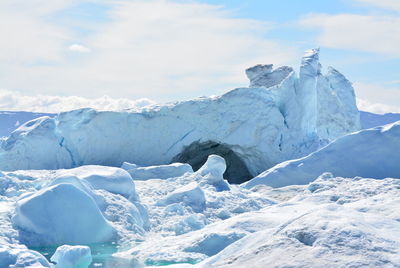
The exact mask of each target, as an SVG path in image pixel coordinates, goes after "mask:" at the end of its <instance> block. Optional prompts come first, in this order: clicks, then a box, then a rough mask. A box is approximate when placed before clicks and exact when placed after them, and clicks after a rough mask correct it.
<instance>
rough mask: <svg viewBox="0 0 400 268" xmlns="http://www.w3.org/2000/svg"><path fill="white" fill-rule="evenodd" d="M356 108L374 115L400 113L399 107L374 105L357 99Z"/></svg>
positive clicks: (381, 104)
mask: <svg viewBox="0 0 400 268" xmlns="http://www.w3.org/2000/svg"><path fill="white" fill-rule="evenodd" d="M357 107H358V109H359V110H360V111H365V112H370V113H375V114H386V113H400V107H398V106H392V105H387V104H383V103H375V102H370V101H368V100H363V99H357Z"/></svg>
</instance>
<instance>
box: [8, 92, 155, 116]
mask: <svg viewBox="0 0 400 268" xmlns="http://www.w3.org/2000/svg"><path fill="white" fill-rule="evenodd" d="M152 104H155V102H154V101H152V100H149V99H138V100H130V99H126V98H125V99H124V98H120V99H113V98H110V97H107V96H103V97H100V98H90V99H88V98H82V97H77V96H67V97H61V96H48V95H38V96H27V95H23V94H21V93H19V92H12V91H8V90H0V111H29V112H42V113H59V112H63V111H70V110H74V109H79V108H95V109H97V110H106V111H117V110H123V109H137V108H141V107H144V106H147V105H152Z"/></svg>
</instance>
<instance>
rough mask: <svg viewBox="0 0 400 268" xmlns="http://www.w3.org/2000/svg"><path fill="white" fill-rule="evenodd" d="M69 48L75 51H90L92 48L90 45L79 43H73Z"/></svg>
mask: <svg viewBox="0 0 400 268" xmlns="http://www.w3.org/2000/svg"><path fill="white" fill-rule="evenodd" d="M68 49H69V50H71V51H73V52H80V53H89V52H90V49H89V48H88V47H85V46H83V45H79V44H72V45H70V46H69V47H68Z"/></svg>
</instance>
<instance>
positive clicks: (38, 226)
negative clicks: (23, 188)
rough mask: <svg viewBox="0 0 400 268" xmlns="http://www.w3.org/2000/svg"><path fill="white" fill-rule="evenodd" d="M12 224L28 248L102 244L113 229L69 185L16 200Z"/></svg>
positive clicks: (112, 235) (88, 200)
mask: <svg viewBox="0 0 400 268" xmlns="http://www.w3.org/2000/svg"><path fill="white" fill-rule="evenodd" d="M12 222H13V224H14V225H15V226H16V228H17V229H18V230H19V236H20V240H21V241H22V242H23V243H25V244H26V245H29V246H52V245H63V244H71V245H79V244H91V243H98V242H106V241H110V240H112V239H114V238H115V237H116V230H115V229H114V227H113V226H112V225H111V224H110V223H109V222H108V221H107V220H106V219H105V218H104V216H103V214H102V213H101V211H100V209H99V208H98V206H97V204H96V202H95V201H94V200H93V198H92V197H90V196H89V195H88V194H87V193H85V192H84V191H82V190H80V189H78V188H77V187H75V186H74V185H72V184H64V183H61V184H58V185H54V186H51V187H48V188H45V189H43V190H41V191H38V192H36V193H34V194H32V195H30V196H28V197H26V198H22V199H21V200H19V201H18V204H17V207H16V211H15V215H14V216H13V218H12Z"/></svg>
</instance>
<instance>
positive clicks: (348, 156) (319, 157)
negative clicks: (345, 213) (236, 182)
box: [244, 122, 400, 188]
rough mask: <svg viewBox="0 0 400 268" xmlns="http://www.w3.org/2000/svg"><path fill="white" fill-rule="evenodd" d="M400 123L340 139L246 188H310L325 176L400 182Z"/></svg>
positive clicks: (251, 183)
mask: <svg viewBox="0 0 400 268" xmlns="http://www.w3.org/2000/svg"><path fill="white" fill-rule="evenodd" d="M399 150H400V122H397V123H394V124H390V125H386V126H382V127H377V128H372V129H368V130H363V131H360V132H356V133H353V134H350V135H347V136H344V137H342V138H339V139H337V140H336V141H334V142H332V143H331V144H329V145H327V146H326V147H324V148H322V149H320V150H319V151H316V152H314V153H311V154H310V155H308V156H306V157H303V158H300V159H296V160H289V161H286V162H283V163H281V164H278V165H276V166H275V167H273V168H271V169H268V170H267V171H265V172H263V173H261V174H260V175H258V176H257V177H255V178H253V179H252V180H250V181H248V182H246V183H245V184H244V187H246V188H251V187H253V186H255V185H258V184H265V185H269V186H272V187H282V186H286V185H292V184H307V183H309V182H312V181H313V180H315V179H316V178H317V177H318V176H319V175H320V174H322V173H324V172H331V173H332V174H333V175H335V176H342V177H356V176H360V177H366V178H376V179H383V178H388V177H393V178H400V155H399V154H398V152H399Z"/></svg>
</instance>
